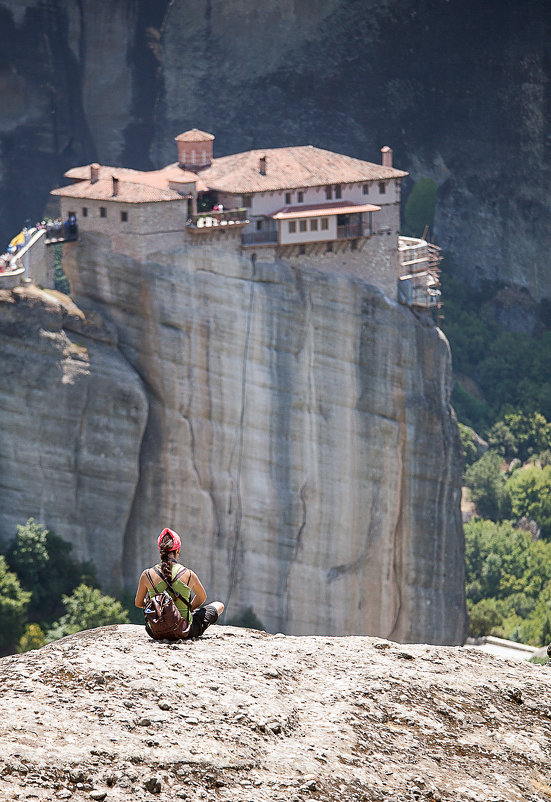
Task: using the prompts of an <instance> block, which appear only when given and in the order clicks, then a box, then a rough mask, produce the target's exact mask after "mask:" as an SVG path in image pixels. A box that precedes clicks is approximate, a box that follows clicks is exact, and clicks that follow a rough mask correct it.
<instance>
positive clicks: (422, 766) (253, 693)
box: [0, 625, 551, 802]
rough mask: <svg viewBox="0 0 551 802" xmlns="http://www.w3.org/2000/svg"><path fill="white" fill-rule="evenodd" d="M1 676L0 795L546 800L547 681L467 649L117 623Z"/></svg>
mask: <svg viewBox="0 0 551 802" xmlns="http://www.w3.org/2000/svg"><path fill="white" fill-rule="evenodd" d="M0 669H1V671H2V676H3V681H2V698H3V715H2V723H1V724H0V737H1V738H2V755H1V757H0V798H2V799H33V800H44V801H45V800H52V799H71V800H74V802H77V800H90V799H94V800H103V799H105V800H106V802H114V800H126V799H128V800H130V799H132V800H135V799H150V798H151V799H158V800H160V802H161V801H164V800H166V802H169V800H170V801H171V802H172V800H174V799H183V800H188V802H199V800H202V801H203V800H204V801H205V802H218V801H221V800H226V801H227V802H230V800H235V801H236V802H237V801H239V802H245V800H247V801H248V802H300V801H301V800H307V799H312V800H326V801H327V802H328V801H329V800H335V799H342V800H346V802H361V801H365V800H369V801H370V802H383V800H388V802H390V800H398V801H399V802H407V801H408V800H417V799H421V800H427V802H429V801H430V802H463V801H464V800H465V802H466V801H467V800H469V802H473V801H474V802H476V801H477V800H478V802H490V801H492V802H512V801H513V800H515V801H516V800H522V802H536V800H548V799H549V797H550V796H551V786H550V785H549V759H550V747H549V743H550V739H549V736H550V734H551V711H550V710H549V705H548V703H547V702H545V700H546V699H547V698H548V696H549V694H548V691H549V692H551V673H550V672H549V669H548V668H546V667H544V666H535V665H530V664H527V663H522V664H518V663H513V662H510V661H506V660H499V659H497V658H493V657H491V656H489V655H487V654H483V653H481V652H479V651H476V650H475V649H473V648H457V647H455V648H449V647H447V648H446V647H434V646H426V645H415V646H413V645H411V646H408V647H407V648H404V647H403V646H399V645H398V644H396V643H392V642H389V641H381V640H378V639H374V638H367V637H366V638H362V637H346V638H325V637H289V636H283V635H267V634H265V633H262V632H256V631H252V630H242V629H234V628H230V627H213V628H212V630H209V632H208V633H207V634H206V635H205V636H204V637H203V638H202V639H200V640H198V641H194V642H190V643H185V642H183V643H180V644H163V643H155V642H153V641H151V640H150V639H149V638H148V637H147V635H146V634H145V631H144V629H143V628H142V627H137V626H132V625H122V626H113V627H104V628H100V629H96V630H90V631H88V632H81V633H78V634H76V635H72V636H70V637H68V638H64V639H63V640H61V641H57V642H55V643H52V644H50V645H49V646H46V647H44V648H43V649H41V650H40V651H37V652H28V653H26V654H24V655H14V656H11V657H6V658H3V659H2V660H0ZM542 700H543V701H542Z"/></svg>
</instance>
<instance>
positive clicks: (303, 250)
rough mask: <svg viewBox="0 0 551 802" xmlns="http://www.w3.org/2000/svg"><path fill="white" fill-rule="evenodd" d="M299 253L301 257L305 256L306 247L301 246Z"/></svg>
mask: <svg viewBox="0 0 551 802" xmlns="http://www.w3.org/2000/svg"><path fill="white" fill-rule="evenodd" d="M298 252H299V254H300V255H301V256H304V254H305V253H306V245H299V251H298Z"/></svg>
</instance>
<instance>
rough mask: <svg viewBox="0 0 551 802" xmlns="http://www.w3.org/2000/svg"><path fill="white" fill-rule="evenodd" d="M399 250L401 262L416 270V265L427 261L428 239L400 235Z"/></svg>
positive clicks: (421, 264)
mask: <svg viewBox="0 0 551 802" xmlns="http://www.w3.org/2000/svg"><path fill="white" fill-rule="evenodd" d="M398 252H399V254H400V264H401V265H402V266H404V267H410V268H411V269H412V270H415V269H416V268H415V265H419V266H423V265H424V263H426V262H427V259H428V245H427V241H426V240H424V239H418V238H416V237H398ZM421 269H422V268H421Z"/></svg>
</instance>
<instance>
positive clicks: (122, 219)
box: [121, 212, 128, 223]
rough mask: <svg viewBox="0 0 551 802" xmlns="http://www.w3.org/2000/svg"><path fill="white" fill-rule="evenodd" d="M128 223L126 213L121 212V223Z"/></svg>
mask: <svg viewBox="0 0 551 802" xmlns="http://www.w3.org/2000/svg"><path fill="white" fill-rule="evenodd" d="M127 222H128V212H121V223H127Z"/></svg>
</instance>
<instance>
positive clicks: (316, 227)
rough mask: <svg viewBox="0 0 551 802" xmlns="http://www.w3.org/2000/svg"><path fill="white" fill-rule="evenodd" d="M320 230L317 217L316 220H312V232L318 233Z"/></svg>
mask: <svg viewBox="0 0 551 802" xmlns="http://www.w3.org/2000/svg"><path fill="white" fill-rule="evenodd" d="M317 230H318V219H317V217H316V218H315V219H314V220H310V231H317Z"/></svg>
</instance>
